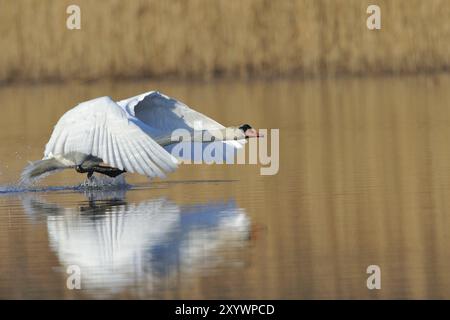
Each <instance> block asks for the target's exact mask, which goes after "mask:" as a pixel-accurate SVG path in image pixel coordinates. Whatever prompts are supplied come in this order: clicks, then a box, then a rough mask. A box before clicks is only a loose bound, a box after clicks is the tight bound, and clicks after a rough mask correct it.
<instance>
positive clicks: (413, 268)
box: [0, 75, 450, 299]
mask: <svg viewBox="0 0 450 320" xmlns="http://www.w3.org/2000/svg"><path fill="white" fill-rule="evenodd" d="M449 87H450V77H448V76H446V75H442V76H431V77H403V78H370V79H359V78H353V79H340V80H314V81H293V80H280V81H273V82H249V83H245V82H240V83H227V82H217V83H210V84H200V83H193V84H183V83H170V82H162V83H154V82H136V83H115V84H113V83H100V84H70V85H45V86H31V85H30V86H15V87H4V88H1V89H0V101H1V103H2V106H1V107H0V108H1V110H2V117H1V118H0V128H1V129H0V139H1V141H2V143H1V144H0V174H1V175H0V185H1V189H0V192H1V190H12V189H13V187H11V186H9V185H13V186H14V184H15V181H17V179H18V176H19V173H20V170H21V169H22V167H23V166H24V165H25V164H26V161H27V160H35V159H38V158H40V157H41V156H42V152H43V147H44V145H45V143H46V142H47V140H48V137H49V135H50V133H51V130H52V126H53V125H54V123H55V122H56V121H57V119H58V118H59V117H60V116H61V115H62V113H63V112H64V111H66V110H67V109H69V108H70V107H71V106H73V105H75V104H76V103H78V102H80V101H83V100H87V99H90V98H92V97H96V96H101V95H111V96H112V97H113V98H115V99H120V98H124V97H127V96H132V95H135V94H137V93H140V92H145V91H148V90H150V89H158V90H160V91H161V92H164V93H166V94H168V95H171V96H173V97H176V98H179V99H180V100H182V101H184V102H186V103H187V104H189V105H192V106H194V107H195V108H196V109H197V110H199V111H202V112H204V113H206V114H208V115H209V116H211V117H213V118H215V119H217V120H218V121H219V122H221V123H224V124H227V125H235V124H241V123H250V124H252V125H253V126H254V127H259V128H279V129H280V171H279V173H278V174H277V175H275V176H261V175H259V167H258V166H254V165H253V166H249V165H235V166H230V165H228V166H227V165H215V166H208V165H200V166H193V165H190V166H184V167H182V168H180V169H179V170H178V171H177V172H175V173H174V174H172V175H171V176H169V182H164V181H160V180H158V181H156V182H155V183H154V184H150V186H151V188H141V189H139V188H138V189H137V190H129V191H128V192H126V194H125V195H124V196H123V197H122V198H121V199H122V200H121V201H123V203H117V202H113V203H110V202H108V200H104V199H103V200H102V199H100V200H98V201H99V203H100V204H102V205H103V207H102V209H99V210H100V215H101V216H103V218H102V219H100V221H99V222H98V225H100V226H102V227H100V228H99V229H95V228H94V227H93V225H92V224H90V222H89V221H91V220H89V219H90V218H92V217H91V216H90V215H92V212H91V211H92V207H90V202H89V201H88V200H87V198H86V196H85V195H83V194H80V193H77V192H71V191H68V190H66V191H64V192H47V193H38V194H34V195H29V194H23V193H17V194H12V193H11V192H9V193H5V192H4V193H3V194H1V195H0V256H1V257H2V259H1V260H0V297H2V298H80V297H82V298H102V297H112V298H193V299H194V298H236V299H238V298H280V299H283V298H288V299H296V298H297V299H313V298H363V299H372V298H374V299H378V298H450V272H449V271H448V270H450V246H448V245H447V243H448V240H449V238H450V237H449V235H448V234H449V233H448V230H449V229H450V218H449V212H448V211H449V208H450V206H449V205H450V203H449V200H448V199H449V198H450V197H449V196H450V179H449V178H450V177H449V172H450V161H449V160H450V153H449V151H448V150H449V147H448V142H449V138H450V129H449V128H450V126H449V124H450V114H449V107H448V105H447V101H450V91H449V90H448V88H449ZM83 179H84V177H81V176H79V175H77V174H76V173H75V172H64V173H61V174H58V175H55V176H52V177H49V178H48V179H47V180H45V182H44V184H47V185H75V184H77V183H79V182H81V181H82V180H83ZM190 180H199V181H198V182H193V183H184V182H183V181H190ZM209 180H217V181H215V182H208V181H209ZM235 180H236V181H235ZM127 181H128V182H129V183H131V184H137V185H139V184H142V183H147V182H146V179H145V178H143V177H140V176H137V175H133V176H128V177H127ZM202 181H203V182H202ZM88 198H89V197H88ZM158 201H159V202H158ZM161 201H163V202H162V203H167V205H166V207H165V206H163V207H162V209H158V210H156V209H155V210H156V212H157V213H159V214H160V216H164V215H163V213H164V212H169V214H167V217H166V218H169V219H170V215H171V214H172V215H173V214H174V212H175V215H173V217H174V218H172V220H173V221H181V220H182V217H184V216H185V215H189V214H193V215H195V214H201V210H199V208H205V207H206V208H209V209H211V210H210V211H211V212H213V213H212V215H214V214H218V212H220V210H219V209H217V210H216V209H214V208H215V207H214V206H220V204H221V205H229V206H232V208H233V210H237V211H238V212H237V213H236V212H235V213H236V214H243V215H244V217H246V219H248V221H249V224H248V230H245V232H244V233H248V236H244V237H238V240H236V239H235V240H234V241H231V242H230V241H228V240H226V239H225V240H223V241H221V242H220V245H218V246H217V247H216V249H215V250H211V251H208V252H207V253H205V252H204V254H203V255H201V258H200V260H199V261H200V263H199V262H192V263H193V264H192V265H189V264H185V263H183V261H182V259H178V258H174V259H175V262H171V263H172V264H170V263H166V264H165V263H162V264H159V266H158V268H160V269H162V270H163V271H166V273H163V276H161V274H159V275H158V274H156V275H155V274H154V273H153V271H148V270H147V271H148V272H143V273H139V272H140V271H142V270H140V269H139V267H142V266H144V267H148V265H146V264H145V263H141V262H142V261H143V260H144V261H147V260H145V259H143V260H142V257H143V255H144V256H145V255H146V254H149V253H148V252H149V248H150V252H151V251H152V250H151V248H154V246H155V243H157V244H158V245H159V246H162V247H164V248H166V250H167V251H164V250H163V252H169V253H170V254H169V256H170V257H173V255H171V254H172V252H173V250H174V249H171V247H170V243H171V242H170V241H171V240H173V239H174V237H180V235H181V234H182V232H181V231H180V230H182V228H180V227H176V228H175V229H170V228H169V229H170V230H175V231H171V232H172V233H170V232H167V236H163V235H160V236H155V239H154V240H155V241H153V242H152V241H149V240H148V239H147V238H146V240H145V241H143V242H142V244H138V242H139V241H137V242H131V243H128V245H129V247H130V250H134V251H132V252H133V256H134V257H139V259H141V260H139V261H141V262H135V261H134V260H132V259H131V258H130V257H129V256H127V255H125V258H124V259H125V260H126V261H128V263H124V265H125V266H126V268H128V269H120V268H119V270H118V271H117V270H116V271H117V273H118V275H116V276H111V277H110V278H108V277H107V274H106V273H103V274H101V275H98V276H97V277H95V276H93V282H94V284H95V282H96V281H97V282H98V281H106V282H107V283H108V284H109V289H110V290H105V288H100V289H99V288H98V287H99V286H98V283H97V284H96V289H90V288H89V286H86V288H84V289H83V290H81V291H76V290H73V291H71V290H68V289H66V287H65V281H66V277H67V275H66V274H65V272H64V271H65V269H64V267H65V264H67V263H68V262H69V263H73V262H72V261H75V262H77V259H78V261H79V258H80V256H81V255H82V252H83V250H81V251H80V250H79V249H77V246H76V245H74V244H73V243H72V244H67V241H65V239H66V238H69V237H70V238H72V239H80V240H79V241H81V242H83V241H85V240H82V239H84V238H83V237H81V238H80V235H82V234H89V235H92V234H97V235H98V234H105V229H104V227H105V226H106V225H107V224H111V223H112V224H114V225H119V226H122V225H127V226H128V227H125V228H129V229H127V230H129V231H127V232H130V234H133V231H135V234H137V235H139V234H140V233H139V232H142V234H144V235H145V237H150V238H151V235H152V231H151V228H150V227H149V228H143V227H145V226H146V224H145V223H146V222H139V221H138V220H139V219H141V218H142V219H144V221H148V220H146V219H148V218H149V216H148V215H149V214H150V213H151V210H149V209H148V207H146V205H150V207H152V208H154V204H155V203H160V202H161ZM164 201H166V202H164ZM30 203H34V206H33V205H30ZM26 204H28V207H27V205H26ZM27 208H28V209H27ZM30 208H31V209H30ZM80 208H88V209H87V213H86V211H85V212H84V213H82V212H81V209H80ZM130 208H131V209H130ZM133 208H134V209H133ZM136 208H143V209H136ZM167 208H172V209H170V210H169V209H167ZM174 208H176V209H174ZM185 208H194V209H193V210H194V212H192V210H191V212H190V213H189V212H185ZM195 208H197V209H198V210H197V209H195ZM102 210H103V211H102ZM127 210H128V211H127ZM186 210H187V209H186ZM125 213H128V214H125ZM124 216H127V217H128V216H131V218H125V219H124V218H123V217H124ZM51 217H53V218H51ZM52 219H53V220H52ZM55 219H56V220H55ZM128 219H130V220H128ZM133 219H136V220H133ZM177 219H178V220H177ZM124 220H126V221H138V223H135V222H133V223H128V222H126V223H122V222H123V221H124ZM52 221H53V222H55V221H57V222H58V223H53V224H52ZM118 221H122V222H120V223H119V222H118ZM156 222H157V219H156ZM156 222H155V223H156ZM178 225H180V223H179V224H178ZM223 225H226V223H225V224H222V223H219V224H218V226H223ZM62 226H65V227H62ZM197 227H198V228H197ZM197 227H195V228H193V229H192V230H194V229H196V230H197V229H200V235H201V236H200V238H199V239H203V240H204V239H207V238H208V237H213V238H214V235H217V238H220V228H218V227H217V226H215V227H211V226H205V225H204V224H201V226H198V225H197ZM234 227H235V226H234ZM234 227H233V228H232V229H230V230H234V231H236V230H240V229H239V228H237V229H235V228H234ZM93 228H94V229H93ZM102 228H103V229H102ZM161 229H164V228H161ZM169 229H167V230H169ZM55 230H56V231H55ZM93 230H96V231H95V232H94V231H93ZM107 230H111V229H107ZM139 230H141V231H139ZM142 230H143V231H142ZM162 231H164V230H162ZM108 232H109V233H108ZM108 232H107V233H106V234H107V235H116V236H117V235H118V233H115V232H111V231H108ZM236 232H237V231H236ZM162 233H164V232H162ZM55 234H58V235H59V236H58V237H55ZM186 234H187V236H186V239H191V240H192V243H196V244H197V246H194V248H197V249H198V248H204V246H205V245H204V244H202V242H201V241H200V242H195V241H196V238H195V236H191V235H189V232H187V233H186ZM205 234H206V236H205ZM225 234H233V232H231V231H230V232H225ZM237 234H240V233H239V232H238V233H237ZM241 235H242V234H241ZM145 237H144V238H145ZM202 237H204V238H202ZM181 238H182V237H181ZM55 239H56V240H55ZM86 239H87V238H86ZM118 239H120V237H118ZM220 239H221V238H220ZM156 240H158V241H159V242H158V241H156ZM86 241H87V240H86ZM86 241H85V242H83V243H84V244H83V246H86V245H87V243H89V242H88V241H87V242H86ZM91 241H92V242H93V243H92V248H93V250H97V251H95V252H97V253H98V254H101V253H102V252H103V247H105V248H109V249H105V253H104V254H105V255H106V257H107V258H105V259H106V260H105V261H111V260H108V259H111V257H110V256H109V258H108V255H107V251H106V250H110V249H111V248H112V247H113V248H114V246H112V245H106V246H105V245H104V246H103V247H102V244H101V242H98V241H100V240H95V237H92V240H91ZM75 242H76V241H75ZM112 243H120V241H119V242H112ZM179 244H180V247H179V248H181V249H180V250H178V252H182V253H188V252H191V251H189V250H188V249H186V248H188V247H189V246H186V245H183V242H179ZM83 246H81V247H83ZM175 247H176V246H175ZM74 248H75V249H74ZM77 250H78V251H77ZM125 251H126V250H125ZM175 251H176V250H175ZM64 252H65V253H64ZM175 256H176V255H175ZM193 256H195V255H193ZM67 257H71V258H67ZM186 257H187V258H186V259H188V258H189V257H190V255H189V254H187V255H186ZM191 258H192V257H191ZM177 259H178V260H177ZM192 259H193V258H192ZM88 260H93V261H94V262H95V261H96V262H97V263H98V261H97V260H95V259H94V258H91V257H90V258H89V259H88ZM193 260H195V259H193ZM149 261H153V260H152V259H150V260H149ZM189 261H190V260H189ZM94 262H93V263H94ZM371 264H376V265H379V266H380V267H381V272H382V289H381V290H379V291H377V290H372V291H370V290H368V289H367V287H366V279H367V277H368V275H367V274H366V268H367V266H369V265H371ZM97 267H98V265H97ZM133 267H135V269H133ZM171 268H172V269H171ZM173 268H174V269H173ZM105 269H107V267H106V266H105V267H102V266H100V267H98V268H97V271H98V270H105ZM169 269H170V270H172V271H170V270H169ZM187 269H189V272H187V271H186V270H187ZM124 270H125V271H124ZM173 270H175V271H173ZM168 271H170V272H168ZM149 274H151V275H152V277H153V278H152V279H158V281H156V284H155V282H154V281H153V280H151V281H150V280H149V279H148V275H149ZM105 275H106V278H102V277H104V276H105ZM140 275H144V277H141V276H140ZM108 279H110V280H108ZM108 281H109V282H108ZM150 282H151V283H152V285H150V284H149V283H150ZM119 283H120V285H119ZM105 287H108V285H106V286H105ZM113 289H114V290H113Z"/></svg>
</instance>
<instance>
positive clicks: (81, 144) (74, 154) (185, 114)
mask: <svg viewBox="0 0 450 320" xmlns="http://www.w3.org/2000/svg"><path fill="white" fill-rule="evenodd" d="M199 125H200V127H198V126H199ZM194 127H195V129H196V130H202V134H201V135H200V137H201V139H203V140H202V142H204V141H205V136H208V137H209V138H208V139H210V140H209V141H214V140H216V141H218V140H219V141H220V142H221V143H226V144H227V145H231V146H233V147H234V148H240V147H241V145H242V143H243V142H245V138H249V137H258V136H259V134H258V131H257V130H255V129H253V128H252V127H251V126H249V125H248V124H245V125H242V126H240V127H229V128H225V127H224V126H223V125H221V124H220V123H218V122H216V121H215V120H213V119H211V118H209V117H207V116H205V115H203V114H201V113H200V112H197V111H195V110H193V109H191V108H189V107H188V106H187V105H185V104H183V103H181V102H180V101H177V100H175V99H172V98H170V97H168V96H165V95H163V94H161V93H159V92H156V91H150V92H147V93H143V94H140V95H137V96H135V97H132V98H128V99H125V100H122V101H119V102H114V101H113V100H112V99H111V98H110V97H100V98H96V99H93V100H89V101H86V102H83V103H80V104H79V105H77V106H76V107H74V108H73V109H71V110H69V111H67V112H66V113H65V114H64V115H63V116H62V117H61V118H60V119H59V121H58V123H57V124H56V126H55V128H54V130H53V133H52V135H51V137H50V140H49V141H48V143H47V145H46V147H45V152H44V158H43V159H42V160H39V161H35V162H32V163H30V164H29V165H28V166H27V167H26V168H25V169H24V170H23V172H22V182H30V181H32V180H35V179H36V178H39V177H43V176H45V175H46V174H49V173H52V172H56V171H58V170H61V169H67V168H74V169H76V170H77V172H80V173H87V174H88V178H90V177H91V176H92V174H93V173H94V172H98V173H101V174H106V175H108V176H110V177H116V176H118V175H120V174H122V173H124V172H135V173H139V174H142V175H146V176H148V177H150V178H152V177H164V176H165V173H167V172H171V171H173V170H175V169H176V168H177V163H178V160H177V159H176V158H175V157H173V156H172V155H171V154H170V153H169V152H168V151H167V150H165V149H164V147H168V146H169V145H171V144H173V143H177V142H179V141H172V139H171V135H172V132H173V131H174V130H177V129H186V130H188V132H190V133H191V137H190V139H191V141H196V139H197V138H196V137H198V136H199V135H197V134H194ZM206 133H207V135H206ZM207 141H208V140H207ZM101 163H105V164H106V165H101Z"/></svg>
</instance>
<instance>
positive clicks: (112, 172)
mask: <svg viewBox="0 0 450 320" xmlns="http://www.w3.org/2000/svg"><path fill="white" fill-rule="evenodd" d="M91 170H93V171H95V172H98V173H101V174H105V175H107V176H108V177H111V178H115V177H117V176H119V175H121V174H122V173H125V172H126V171H125V170H120V169H117V168H111V167H104V166H93V167H92V168H91Z"/></svg>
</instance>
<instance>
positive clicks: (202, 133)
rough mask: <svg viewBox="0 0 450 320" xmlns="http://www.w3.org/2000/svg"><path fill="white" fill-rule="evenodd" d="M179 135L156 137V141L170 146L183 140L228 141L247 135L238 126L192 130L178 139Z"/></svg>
mask: <svg viewBox="0 0 450 320" xmlns="http://www.w3.org/2000/svg"><path fill="white" fill-rule="evenodd" d="M177 138H178V137H177V136H176V135H175V136H172V134H169V135H166V136H162V137H159V138H156V139H155V140H156V142H157V143H158V144H159V145H160V146H163V147H164V146H168V145H170V144H173V143H179V142H181V141H192V142H213V141H228V140H239V139H244V138H245V135H244V134H243V133H242V132H241V131H240V130H239V129H236V128H233V127H229V128H224V129H215V130H197V131H193V132H190V133H189V135H186V136H185V135H183V136H182V137H179V138H181V139H179V140H177Z"/></svg>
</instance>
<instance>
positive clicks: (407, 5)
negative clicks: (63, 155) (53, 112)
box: [0, 0, 450, 81]
mask: <svg viewBox="0 0 450 320" xmlns="http://www.w3.org/2000/svg"><path fill="white" fill-rule="evenodd" d="M75 2H76V4H78V5H79V6H80V7H81V20H82V25H81V26H82V28H81V30H73V31H71V30H68V29H66V24H65V23H66V18H67V14H66V7H67V6H68V5H69V4H73V3H75ZM375 2H376V3H377V4H378V5H380V7H381V10H382V30H380V31H369V30H368V29H367V28H366V23H365V22H366V18H367V14H366V8H367V6H368V4H370V3H374V1H366V0H362V1H361V0H298V1H294V0H293V1H288V0H279V1H274V0H268V1H266V0H243V1H237V0H189V1H188V0H170V1H156V0H153V1H143V0H133V1H122V0H103V1H89V0H77V1H73V0H45V1H38V0H16V1H11V0H0V21H1V22H0V34H1V37H0V48H1V53H0V81H8V80H36V81H40V80H66V79H81V80H93V79H99V78H104V77H108V78H129V77H131V78H134V77H144V76H145V77H168V76H172V77H181V78H187V77H198V78H211V77H214V76H225V77H226V76H231V77H235V76H237V77H248V76H278V75H300V76H310V75H317V74H323V73H327V74H334V73H351V74H370V73H385V72H388V73H400V72H412V73H414V72H420V71H436V70H443V69H446V68H448V66H449V65H450V60H449V59H450V58H449V57H450V55H449V53H450V41H449V40H450V19H449V17H450V1H446V0H428V1H423V0H391V1H389V0H377V1H375Z"/></svg>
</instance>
